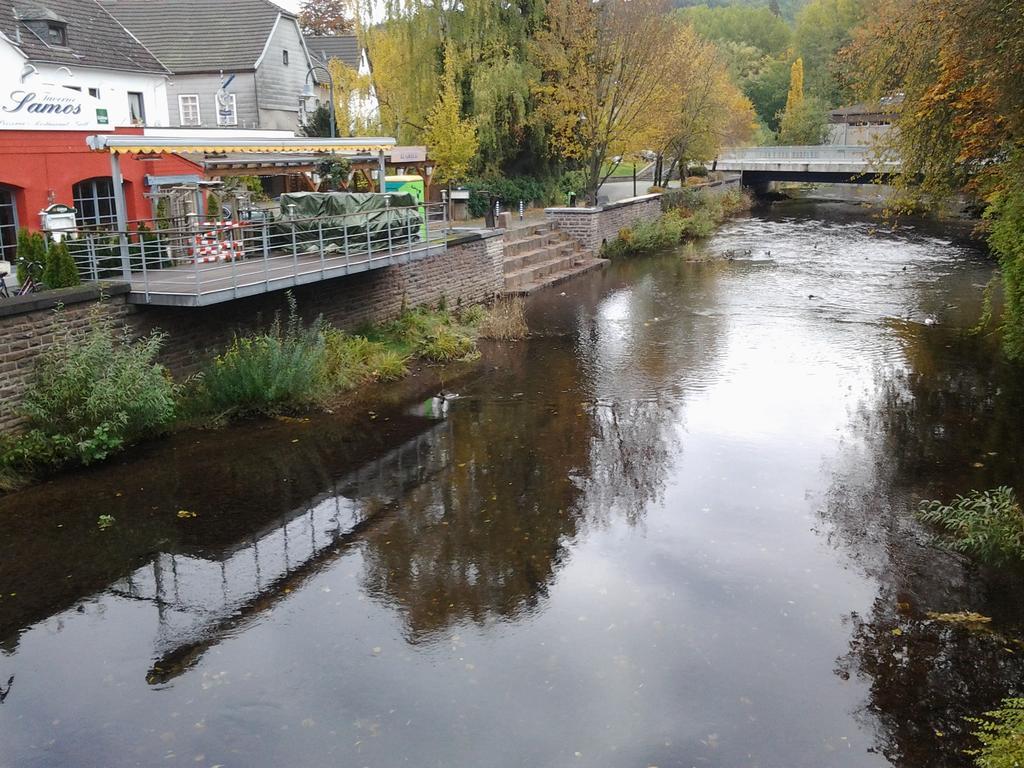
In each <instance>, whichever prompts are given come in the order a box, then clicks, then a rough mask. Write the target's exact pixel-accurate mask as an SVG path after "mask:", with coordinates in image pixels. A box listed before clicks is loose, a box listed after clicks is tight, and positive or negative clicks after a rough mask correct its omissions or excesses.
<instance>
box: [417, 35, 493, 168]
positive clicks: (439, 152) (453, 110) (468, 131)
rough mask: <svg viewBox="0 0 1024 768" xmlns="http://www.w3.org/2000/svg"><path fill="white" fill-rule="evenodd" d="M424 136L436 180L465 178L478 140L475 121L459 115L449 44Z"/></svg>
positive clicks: (460, 99)
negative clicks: (439, 87) (435, 99)
mask: <svg viewBox="0 0 1024 768" xmlns="http://www.w3.org/2000/svg"><path fill="white" fill-rule="evenodd" d="M424 138H425V140H426V142H427V145H428V146H429V147H430V155H431V157H432V158H433V159H434V162H435V163H436V164H437V169H436V170H435V171H434V178H435V179H436V180H437V181H438V182H439V183H441V184H447V183H448V182H449V181H452V180H454V179H460V178H463V177H465V175H466V173H467V172H468V171H469V169H470V167H471V166H472V164H473V161H474V159H475V158H476V156H477V150H478V149H479V147H480V143H479V140H478V139H477V131H476V124H475V123H474V122H473V120H471V119H466V118H463V117H462V98H461V96H460V94H459V90H458V88H457V87H456V84H455V54H454V51H453V50H452V46H450V45H449V46H447V47H446V48H445V54H444V75H443V77H442V80H441V90H440V93H438V96H437V101H436V102H435V103H434V106H433V107H431V109H430V113H429V114H428V115H427V129H426V132H425V134H424Z"/></svg>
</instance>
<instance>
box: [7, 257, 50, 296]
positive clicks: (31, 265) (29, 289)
mask: <svg viewBox="0 0 1024 768" xmlns="http://www.w3.org/2000/svg"><path fill="white" fill-rule="evenodd" d="M25 266H26V267H27V269H26V270H25V272H26V277H25V281H24V282H23V283H21V284H20V285H19V286H18V288H17V290H16V291H15V292H14V294H13V295H14V296H28V294H30V293H35V292H36V291H37V290H39V281H38V278H37V277H36V275H41V273H42V271H43V265H42V264H41V263H40V262H38V261H31V262H26V263H25ZM9 274H11V262H9V261H0V299H9V298H11V295H12V294H11V289H10V288H9V287H8V285H7V279H6V278H7V276H8V275H9Z"/></svg>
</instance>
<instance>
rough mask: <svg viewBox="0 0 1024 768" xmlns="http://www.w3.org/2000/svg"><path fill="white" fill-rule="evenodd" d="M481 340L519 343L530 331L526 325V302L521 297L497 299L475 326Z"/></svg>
mask: <svg viewBox="0 0 1024 768" xmlns="http://www.w3.org/2000/svg"><path fill="white" fill-rule="evenodd" d="M477 331H478V333H479V334H480V337H481V338H484V339H496V340H498V341H519V340H520V339H524V338H526V334H528V333H529V332H530V329H529V328H528V327H527V325H526V302H524V301H523V299H522V298H521V297H518V296H515V297H512V298H504V299H498V300H497V301H495V302H494V305H493V306H491V307H490V309H488V310H487V311H486V312H485V313H484V314H483V316H482V317H481V319H480V321H479V324H478V326H477Z"/></svg>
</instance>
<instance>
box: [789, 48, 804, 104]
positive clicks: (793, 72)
mask: <svg viewBox="0 0 1024 768" xmlns="http://www.w3.org/2000/svg"><path fill="white" fill-rule="evenodd" d="M803 103H804V60H803V59H801V58H798V59H797V60H796V61H794V62H793V66H792V67H790V68H789V93H788V94H787V95H786V112H794V111H796V110H797V109H799V108H800V107H801V106H802V105H803Z"/></svg>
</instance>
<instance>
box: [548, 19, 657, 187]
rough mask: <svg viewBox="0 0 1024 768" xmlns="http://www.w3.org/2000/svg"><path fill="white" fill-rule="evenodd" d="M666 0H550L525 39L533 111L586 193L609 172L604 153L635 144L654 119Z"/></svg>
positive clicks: (639, 144)
mask: <svg viewBox="0 0 1024 768" xmlns="http://www.w3.org/2000/svg"><path fill="white" fill-rule="evenodd" d="M668 9H669V7H668V4H667V2H666V0H629V2H606V3H594V2H592V0H550V2H549V3H548V5H547V9H546V13H547V18H546V20H545V24H544V26H543V28H542V29H540V30H539V31H538V32H537V34H536V35H535V37H534V40H533V42H532V52H533V56H534V58H535V60H536V62H537V64H538V68H539V70H540V76H539V78H538V80H537V81H536V82H535V83H534V85H533V92H534V97H535V99H536V101H537V113H536V114H537V116H538V117H539V118H540V119H541V120H543V121H545V122H546V124H547V125H548V126H549V129H550V134H549V136H550V142H551V146H552V147H553V148H554V149H555V151H556V152H558V153H559V154H560V155H561V156H562V157H564V158H567V159H571V160H576V161H578V162H579V163H580V165H581V166H582V170H583V173H584V176H585V182H584V183H585V192H586V195H587V198H588V199H589V200H590V201H591V202H594V201H595V200H596V197H597V190H598V189H599V188H600V186H601V184H602V183H603V182H604V181H605V179H606V178H607V176H608V174H610V173H611V170H610V166H609V164H608V163H607V162H606V161H607V160H608V158H609V157H611V156H613V155H616V154H624V153H625V152H627V151H629V150H636V149H641V148H642V147H643V146H644V144H645V143H646V142H647V141H648V137H649V136H650V135H651V134H652V132H653V127H654V126H655V125H656V123H657V121H658V120H660V119H661V116H660V115H659V114H658V110H657V108H656V105H657V104H658V103H659V99H660V96H661V94H662V93H663V92H664V89H665V87H666V86H667V85H668V84H669V60H670V57H669V55H668V54H669V53H670V49H671V46H672V25H671V23H670V22H669V20H668V18H667V12H668Z"/></svg>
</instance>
